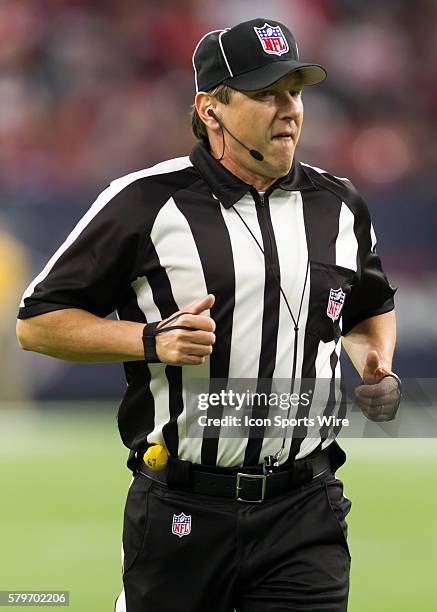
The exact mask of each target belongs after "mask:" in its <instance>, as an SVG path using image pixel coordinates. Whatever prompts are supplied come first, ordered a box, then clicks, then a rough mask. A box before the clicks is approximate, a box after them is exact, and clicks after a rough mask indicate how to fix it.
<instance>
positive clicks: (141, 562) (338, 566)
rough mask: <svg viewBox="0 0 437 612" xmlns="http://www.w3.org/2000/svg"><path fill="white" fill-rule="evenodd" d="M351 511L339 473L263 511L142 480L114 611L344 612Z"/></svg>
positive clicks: (135, 485) (128, 513) (129, 520)
mask: <svg viewBox="0 0 437 612" xmlns="http://www.w3.org/2000/svg"><path fill="white" fill-rule="evenodd" d="M349 509H350V502H349V500H347V499H346V498H345V497H344V496H343V485H342V483H341V481H340V480H337V479H335V477H334V476H333V474H332V473H329V474H325V475H324V476H321V477H319V478H316V479H314V480H313V481H311V482H310V483H309V484H306V485H305V486H303V487H301V488H300V489H297V490H295V491H291V492H290V493H287V494H286V495H282V496H279V497H275V498H272V499H269V500H266V501H264V502H263V503H261V504H245V503H241V502H237V501H235V500H228V499H222V498H214V497H210V496H204V495H196V494H193V493H183V492H180V491H174V490H169V489H168V488H166V487H165V486H163V485H161V484H158V483H156V482H153V481H151V480H150V479H149V478H147V477H145V476H142V475H141V474H137V475H136V476H135V479H134V481H133V482H132V484H131V487H130V489H129V493H128V498H127V503H126V509H125V519H124V532H123V548H124V573H123V582H124V593H123V594H122V595H121V596H120V598H119V600H118V603H117V605H116V610H117V612H118V611H120V612H124V611H125V610H126V611H127V612H233V610H234V609H235V610H236V611H237V612H304V611H305V612H306V611H311V612H322V611H328V610H329V611H331V612H343V611H345V610H346V609H347V598H348V587H349V566H350V556H349V551H348V547H347V543H346V530H347V527H346V522H345V517H346V515H347V513H348V512H349ZM182 513H183V514H182ZM184 515H185V516H184ZM185 517H190V518H185Z"/></svg>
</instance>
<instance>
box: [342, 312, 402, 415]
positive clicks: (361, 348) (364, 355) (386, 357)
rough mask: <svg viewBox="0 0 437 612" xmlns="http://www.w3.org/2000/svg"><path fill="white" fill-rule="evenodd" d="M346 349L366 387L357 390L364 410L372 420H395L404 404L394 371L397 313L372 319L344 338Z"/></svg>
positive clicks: (359, 401)
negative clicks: (401, 402) (401, 403)
mask: <svg viewBox="0 0 437 612" xmlns="http://www.w3.org/2000/svg"><path fill="white" fill-rule="evenodd" d="M342 344H343V347H344V349H345V351H346V353H347V354H348V356H349V358H350V360H351V361H352V363H353V364H354V366H355V368H356V370H357V372H358V373H359V375H360V376H361V378H362V380H363V384H361V385H360V386H358V387H357V388H356V390H355V394H356V398H357V401H358V404H359V405H360V408H361V410H362V411H363V413H364V414H365V415H366V416H367V418H369V419H371V420H372V421H391V420H393V419H394V418H395V416H396V412H397V409H398V406H399V402H400V396H401V388H400V380H399V378H398V377H397V375H396V374H394V372H393V371H392V369H391V368H392V360H393V353H394V349H395V344H396V315H395V312H394V310H391V311H390V312H386V313H383V314H380V315H375V316H373V317H369V318H368V319H365V320H364V321H361V322H360V323H358V325H356V326H355V327H353V328H352V329H351V330H350V331H349V332H348V333H347V334H346V335H345V336H343V337H342Z"/></svg>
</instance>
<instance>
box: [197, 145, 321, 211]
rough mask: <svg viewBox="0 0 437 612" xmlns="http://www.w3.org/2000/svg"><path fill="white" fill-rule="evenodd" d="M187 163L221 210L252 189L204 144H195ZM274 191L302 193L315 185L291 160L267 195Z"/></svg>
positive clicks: (314, 187)
mask: <svg viewBox="0 0 437 612" xmlns="http://www.w3.org/2000/svg"><path fill="white" fill-rule="evenodd" d="M190 161H191V163H192V164H193V166H194V167H195V168H196V169H197V170H198V172H199V173H200V174H201V176H202V178H203V179H204V181H205V182H206V183H207V184H208V185H209V187H210V189H211V191H212V192H213V194H214V195H215V196H216V197H217V198H218V200H219V201H220V202H221V203H222V204H223V206H224V207H225V208H230V207H231V206H233V205H234V204H236V203H237V202H238V201H239V200H241V198H242V197H243V196H244V195H246V193H247V192H248V191H250V190H252V189H253V187H252V185H248V184H247V183H244V182H243V181H242V180H240V179H239V178H238V177H236V176H235V175H234V174H232V172H229V170H227V169H226V168H225V167H224V166H223V165H222V164H221V163H220V162H219V161H217V160H216V159H214V157H213V156H212V155H211V153H210V151H209V149H208V147H207V145H206V144H205V143H204V142H202V141H200V142H198V143H197V145H196V146H195V147H194V149H193V150H192V152H191V155H190ZM277 188H280V189H284V190H286V191H302V190H304V189H317V185H316V184H314V183H313V181H312V180H311V178H310V177H309V176H308V174H307V173H306V170H305V167H304V166H302V164H301V163H300V162H299V161H298V160H296V159H294V160H293V165H292V167H291V170H290V172H289V173H288V174H287V175H286V176H283V177H282V178H280V179H278V180H277V181H276V182H275V183H273V185H271V186H270V187H269V189H268V190H267V193H271V192H272V191H274V190H275V189H277Z"/></svg>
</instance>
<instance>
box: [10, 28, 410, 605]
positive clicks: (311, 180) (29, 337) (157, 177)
mask: <svg viewBox="0 0 437 612" xmlns="http://www.w3.org/2000/svg"><path fill="white" fill-rule="evenodd" d="M193 66H194V78H195V85H196V97H195V104H194V107H193V112H192V127H193V132H194V134H195V136H196V137H197V138H198V141H199V142H198V144H197V145H196V146H195V148H194V149H193V151H192V153H191V155H190V156H189V157H182V158H178V159H172V160H169V161H166V162H163V163H160V164H158V165H156V166H154V167H153V168H149V169H146V170H141V171H139V172H134V173H132V174H129V175H127V176H124V177H122V178H119V179H117V180H115V181H113V182H112V183H111V184H110V185H109V187H107V188H106V189H105V190H104V191H103V192H102V193H101V194H100V195H99V196H98V198H97V200H96V201H95V202H94V204H93V205H92V206H91V208H90V209H89V210H88V212H87V213H86V214H85V216H84V217H83V218H82V219H81V220H80V221H79V223H78V224H77V226H76V227H75V228H74V229H73V231H72V232H71V234H70V235H69V236H68V238H67V239H66V241H65V242H64V243H63V244H62V245H61V246H60V248H59V249H58V250H57V252H56V253H55V254H54V255H53V257H52V258H51V259H50V261H49V262H48V263H47V265H46V266H45V268H44V269H43V270H42V272H41V273H40V274H39V275H38V276H37V277H36V278H35V279H34V280H33V281H32V283H31V284H30V285H29V287H28V288H27V290H26V291H25V293H24V296H23V301H22V304H21V308H20V311H19V321H18V324H17V334H18V338H19V342H20V345H21V346H22V348H24V349H27V350H33V351H38V352H40V353H44V354H47V355H51V356H54V357H58V358H60V359H67V360H71V361H80V362H110V361H122V362H124V367H125V372H126V378H127V383H128V386H127V390H126V393H125V396H124V398H123V401H122V403H121V406H120V409H119V413H118V424H119V429H120V434H121V438H122V440H123V443H124V444H125V445H126V446H127V447H128V448H129V449H130V455H129V460H128V466H129V467H130V469H131V470H132V472H133V475H134V478H133V481H132V484H131V486H130V489H129V493H128V498H127V502H126V509H125V517H124V530H123V583H124V589H123V591H122V593H121V595H120V596H119V597H118V599H117V601H116V605H115V609H116V611H117V612H123V611H126V610H127V612H150V611H151V610H152V609H154V608H153V606H155V609H156V610H159V612H206V611H208V612H232V611H233V610H234V609H235V610H237V611H238V612H285V611H290V612H291V611H294V612H297V611H299V612H303V611H310V610H311V611H312V612H321V611H322V610H323V611H332V612H334V611H335V612H340V611H343V610H346V609H347V598H348V585H349V565H350V555H349V551H348V546H347V540H346V530H347V527H346V522H345V517H346V515H347V513H348V511H349V508H350V502H349V501H348V500H347V499H346V498H345V497H344V496H343V489H342V483H341V481H340V480H338V479H336V478H335V476H334V473H335V470H336V469H337V468H338V467H339V466H340V465H342V464H343V463H344V461H345V454H344V452H343V451H342V450H341V449H340V447H339V446H338V445H337V443H336V442H335V435H336V433H337V431H338V427H325V426H323V427H318V428H317V427H316V428H314V427H312V426H311V417H312V416H314V414H315V412H316V411H317V408H318V406H319V405H320V404H321V405H322V410H321V412H322V413H323V414H325V415H327V414H331V413H332V414H335V415H337V416H338V415H342V414H343V415H344V410H345V398H344V394H343V392H342V390H343V387H342V384H341V372H340V359H339V358H340V350H341V345H342V344H343V346H344V347H345V349H346V351H347V353H348V355H349V357H350V358H351V360H352V362H353V364H354V365H355V367H356V369H357V370H358V372H359V374H360V376H361V377H362V379H363V384H362V385H360V386H359V387H358V388H357V391H356V393H357V398H358V401H359V404H360V406H361V408H362V410H363V412H364V413H365V414H366V415H367V416H368V417H369V418H371V419H373V420H390V419H392V418H394V416H395V413H396V409H397V406H398V403H399V396H400V389H399V387H400V384H399V379H398V378H397V377H396V375H395V374H394V373H393V372H392V371H391V363H392V356H393V351H394V346H395V335H396V332H395V315H394V310H393V309H394V302H393V294H394V290H393V289H392V288H391V286H390V285H389V283H388V281H387V278H386V276H385V275H384V272H383V270H382V267H381V262H380V259H379V257H378V255H377V253H376V250H375V244H376V238H375V234H374V231H373V228H372V225H371V220H370V217H369V212H368V210H367V207H366V205H365V203H364V202H363V200H362V198H361V197H360V195H359V193H357V191H356V190H355V188H354V187H353V186H352V184H351V183H350V182H349V181H348V180H347V179H345V178H338V177H336V176H333V175H331V174H329V173H328V172H326V171H325V170H322V169H319V168H314V167H312V166H309V165H308V164H304V163H303V162H299V161H298V160H297V159H296V158H295V155H294V153H295V148H296V145H297V142H298V139H299V135H300V131H301V128H302V121H303V102H302V90H303V88H304V87H305V86H306V85H315V84H317V83H319V82H321V81H323V80H324V79H325V77H326V71H325V69H324V68H323V67H322V66H320V65H317V64H309V63H304V62H302V61H301V60H300V59H299V55H298V50H297V45H296V42H295V39H294V37H293V35H292V33H291V32H290V31H289V29H288V28H287V27H286V26H285V25H283V24H281V23H278V22H277V21H275V20H272V19H255V20H251V21H247V22H244V23H240V24H238V25H236V26H234V27H232V28H230V29H226V30H216V31H213V32H209V33H208V34H206V35H205V36H204V37H203V38H202V39H201V40H200V41H199V43H198V45H197V47H196V49H195V51H194V55H193ZM113 311H116V312H117V315H118V317H117V319H118V320H109V319H106V318H105V317H106V316H107V315H109V314H110V313H112V312H113ZM242 380H244V381H248V384H249V385H250V384H251V385H252V388H253V390H254V392H255V395H257V397H258V398H260V397H262V398H264V400H263V401H261V402H258V403H257V404H256V405H255V404H251V403H250V402H248V403H246V405H244V407H243V408H241V409H240V413H242V412H243V413H244V416H245V417H248V418H247V422H246V421H244V424H243V421H240V422H239V424H237V426H236V427H234V432H233V433H232V435H230V434H229V431H226V425H225V421H224V417H225V416H230V415H231V413H232V414H234V417H235V414H236V410H235V406H229V404H228V403H227V402H226V401H225V400H226V398H229V395H227V396H226V394H221V393H215V396H218V397H220V398H221V399H220V401H219V402H217V401H214V402H213V401H212V398H213V396H214V392H215V391H218V390H219V388H220V389H221V390H223V389H225V390H226V391H227V393H228V394H229V391H230V390H232V385H233V384H234V382H235V381H240V382H241V381H242ZM279 380H281V381H284V380H286V381H287V385H288V386H287V389H288V391H289V392H290V396H289V397H290V398H291V397H297V398H298V401H297V404H296V405H295V406H294V407H292V403H291V400H290V399H289V405H288V410H286V411H285V412H284V411H283V410H282V411H281V413H282V414H283V415H286V416H288V417H291V416H293V417H294V421H292V419H290V423H293V424H294V425H290V427H285V428H283V429H282V430H280V431H277V430H275V428H274V427H273V429H272V428H269V423H268V419H267V415H269V414H270V408H271V406H270V404H269V402H268V400H267V399H266V398H269V397H271V396H272V395H274V393H273V391H274V383H275V381H279ZM323 381H325V383H326V382H327V384H325V385H323V384H322V383H323ZM199 382H200V383H201V387H202V390H203V391H204V392H203V393H202V397H203V398H204V399H205V398H206V411H205V410H204V411H203V414H204V418H203V420H202V423H204V425H203V426H202V427H201V428H200V429H201V431H200V433H199V428H197V431H196V432H195V435H194V434H193V431H194V430H195V429H196V428H195V427H194V426H195V424H196V423H199V419H198V413H197V412H196V405H193V402H192V399H193V389H196V388H198V387H196V385H197V384H198V383H199ZM316 388H317V389H319V392H318V402H317V405H316V402H315V401H314V400H313V399H312V398H313V395H312V393H315V392H316ZM320 390H321V391H320ZM235 393H236V392H235ZM234 396H235V395H234ZM199 397H200V394H199ZM208 398H209V399H208ZM197 407H198V408H199V407H200V403H198V405H197ZM235 418H237V417H235ZM235 422H236V421H234V423H235ZM243 425H244V426H243ZM193 427H194V429H193ZM279 429H280V428H279ZM155 451H156V452H155ZM150 452H152V453H154V454H153V459H152V460H147V462H145V461H144V459H143V456H144V455H146V459H147V457H151V456H152V455H150ZM158 467H162V468H164V469H162V470H160V471H158V470H157V469H156V468H158Z"/></svg>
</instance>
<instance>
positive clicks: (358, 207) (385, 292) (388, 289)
mask: <svg viewBox="0 0 437 612" xmlns="http://www.w3.org/2000/svg"><path fill="white" fill-rule="evenodd" d="M353 212H354V215H355V222H354V233H355V235H356V238H357V242H358V261H357V275H356V281H355V282H354V285H353V287H352V291H351V294H350V296H349V298H348V299H347V301H346V303H345V305H344V308H343V326H342V334H343V335H346V334H347V333H348V332H350V331H351V329H353V328H354V327H355V326H356V325H358V324H359V323H361V321H364V320H365V319H368V318H370V317H373V316H376V315H380V314H384V313H386V312H390V311H391V310H393V309H394V298H393V296H394V294H395V292H396V289H394V288H393V287H392V286H391V285H390V283H389V281H388V279H387V276H386V275H385V273H384V270H383V267H382V262H381V259H380V257H379V256H378V254H377V252H376V236H375V232H374V230H373V226H372V223H371V219H370V214H369V211H368V209H367V206H366V204H365V202H364V201H363V200H362V198H361V196H359V194H358V193H356V192H355V195H354V201H353Z"/></svg>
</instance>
